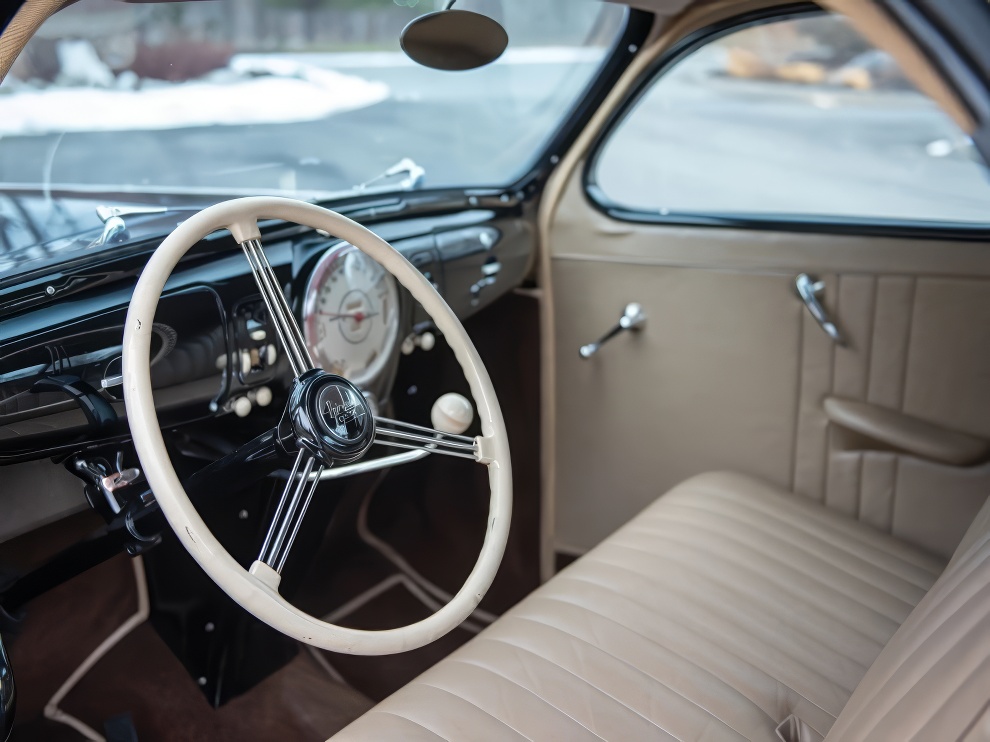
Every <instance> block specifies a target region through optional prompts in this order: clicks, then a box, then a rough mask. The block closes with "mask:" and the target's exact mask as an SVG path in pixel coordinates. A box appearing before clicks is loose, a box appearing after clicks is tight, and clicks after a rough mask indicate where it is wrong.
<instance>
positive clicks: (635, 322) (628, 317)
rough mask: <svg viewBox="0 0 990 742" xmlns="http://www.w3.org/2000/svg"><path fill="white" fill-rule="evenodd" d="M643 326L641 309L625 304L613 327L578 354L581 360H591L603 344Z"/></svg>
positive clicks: (643, 319) (644, 321)
mask: <svg viewBox="0 0 990 742" xmlns="http://www.w3.org/2000/svg"><path fill="white" fill-rule="evenodd" d="M645 324H646V315H645V314H643V308H642V307H641V306H640V305H639V304H636V303H635V302H633V303H632V304H626V308H625V310H623V312H622V316H621V317H619V321H618V323H617V324H616V325H615V327H613V328H612V329H611V330H609V331H608V332H606V333H605V334H604V335H602V336H601V338H600V339H599V340H598V341H597V342H594V343H588V344H587V345H582V346H581V348H580V349H579V350H578V352H579V353H580V354H581V357H582V358H591V357H592V356H593V355H595V353H597V352H598V351H599V349H600V348H601V347H602V346H603V345H604V344H605V343H607V342H608V341H609V340H611V339H612V338H614V337H615V336H616V335H618V334H619V333H620V332H623V331H624V330H640V329H642V327H643V325H645Z"/></svg>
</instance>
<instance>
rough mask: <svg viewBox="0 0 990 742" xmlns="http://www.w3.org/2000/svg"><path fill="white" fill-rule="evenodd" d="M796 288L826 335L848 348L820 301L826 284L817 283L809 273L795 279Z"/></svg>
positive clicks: (822, 282)
mask: <svg viewBox="0 0 990 742" xmlns="http://www.w3.org/2000/svg"><path fill="white" fill-rule="evenodd" d="M794 288H796V289H797V293H798V296H799V297H801V301H803V302H804V305H805V307H807V308H808V311H809V312H811V316H812V317H814V318H815V321H816V322H817V323H818V325H819V326H820V327H821V328H822V329H823V330H824V331H825V334H826V335H828V336H829V337H830V338H832V340H834V341H835V343H836V344H837V345H839V346H841V347H843V348H844V347H846V338H845V336H843V334H842V332H841V331H840V330H839V328H838V326H837V325H836V324H835V322H833V321H832V318H831V317H829V315H828V310H826V309H825V307H824V306H822V303H821V302H820V301H819V300H818V297H820V296H821V295H822V294H823V293H824V292H825V282H824V281H816V280H815V279H814V278H812V277H811V276H809V275H808V274H807V273H802V274H800V275H799V276H798V277H797V278H796V279H794Z"/></svg>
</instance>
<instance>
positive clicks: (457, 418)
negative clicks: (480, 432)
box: [430, 392, 474, 435]
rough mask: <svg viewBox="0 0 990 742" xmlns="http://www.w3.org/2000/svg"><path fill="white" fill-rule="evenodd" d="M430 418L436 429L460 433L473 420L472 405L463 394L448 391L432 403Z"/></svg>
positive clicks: (455, 433)
mask: <svg viewBox="0 0 990 742" xmlns="http://www.w3.org/2000/svg"><path fill="white" fill-rule="evenodd" d="M430 420H431V422H432V423H433V427H434V428H436V429H437V430H442V431H443V432H444V433H452V434H454V435H460V434H461V433H463V432H464V431H465V430H467V429H468V427H469V426H470V425H471V421H472V420H474V407H472V406H471V402H469V401H468V398H467V397H465V396H464V395H463V394H457V393H456V392H450V393H448V394H444V395H443V396H442V397H440V398H439V399H438V400H437V401H436V402H434V403H433V409H432V410H431V411H430Z"/></svg>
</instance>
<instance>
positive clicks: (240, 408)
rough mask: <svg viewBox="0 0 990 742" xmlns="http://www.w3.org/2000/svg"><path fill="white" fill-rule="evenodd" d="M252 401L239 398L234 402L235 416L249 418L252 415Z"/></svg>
mask: <svg viewBox="0 0 990 742" xmlns="http://www.w3.org/2000/svg"><path fill="white" fill-rule="evenodd" d="M252 406H253V405H252V404H251V400H250V399H248V398H247V397H238V398H237V399H235V400H234V407H233V409H234V414H235V415H237V416H238V417H247V416H248V415H250V414H251V407H252Z"/></svg>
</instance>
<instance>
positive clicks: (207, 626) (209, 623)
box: [203, 621, 216, 634]
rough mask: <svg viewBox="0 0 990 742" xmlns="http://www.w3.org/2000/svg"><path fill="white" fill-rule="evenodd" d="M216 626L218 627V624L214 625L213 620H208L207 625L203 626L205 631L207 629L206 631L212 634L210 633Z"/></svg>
mask: <svg viewBox="0 0 990 742" xmlns="http://www.w3.org/2000/svg"><path fill="white" fill-rule="evenodd" d="M215 628H216V626H214V625H213V622H212V621H207V622H206V626H204V627H203V630H204V631H205V632H206V633H207V634H210V633H212V632H213V629H215Z"/></svg>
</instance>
